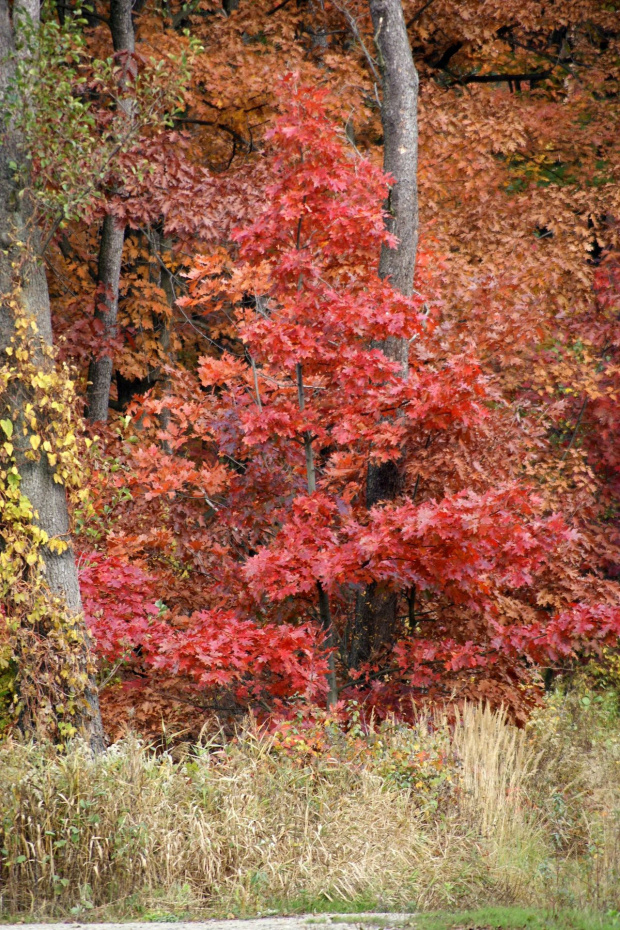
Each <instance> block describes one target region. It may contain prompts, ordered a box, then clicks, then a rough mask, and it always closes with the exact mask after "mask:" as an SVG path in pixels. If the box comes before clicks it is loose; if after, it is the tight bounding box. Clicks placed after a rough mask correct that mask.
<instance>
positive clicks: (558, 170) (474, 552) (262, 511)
mask: <svg viewBox="0 0 620 930" xmlns="http://www.w3.org/2000/svg"><path fill="white" fill-rule="evenodd" d="M619 79H620V8H619V5H618V3H617V0H555V2H554V0H426V2H422V0H403V2H402V4H401V0H280V2H277V0H223V2H222V0H188V2H186V3H180V2H178V0H169V2H168V0H161V2H160V0H136V2H134V3H133V4H132V2H131V0H109V2H108V0H101V2H99V0H97V2H95V3H93V4H84V5H83V6H81V7H78V6H76V3H75V2H74V0H56V3H51V2H50V3H47V2H46V3H45V4H44V5H43V6H42V7H41V9H40V10H39V0H13V2H12V3H9V0H0V96H1V101H2V115H3V124H2V146H1V147H0V292H1V297H2V309H1V316H0V351H1V358H0V510H1V514H0V534H1V536H0V539H1V543H0V589H1V600H0V720H1V726H2V731H3V732H5V733H6V732H13V731H15V730H20V731H26V732H36V733H38V734H40V735H47V736H52V737H54V738H56V739H60V740H64V739H66V738H67V737H69V736H71V735H73V734H75V733H76V732H86V733H87V734H88V736H89V739H90V740H91V743H92V744H93V746H95V747H98V746H101V745H103V741H104V739H108V740H113V739H115V738H117V737H118V736H119V735H121V734H122V733H123V732H125V731H126V730H127V728H128V727H129V728H134V729H137V730H138V731H140V732H143V733H145V734H150V735H155V734H157V733H160V732H161V729H162V721H163V722H164V726H165V728H166V729H167V732H169V733H171V732H183V733H190V734H191V733H197V732H198V731H199V730H200V728H201V727H202V726H203V724H204V723H205V721H207V720H208V719H209V718H210V717H213V716H214V715H215V717H217V719H218V720H220V721H222V722H224V724H225V725H227V726H229V725H233V724H234V722H235V721H237V720H240V719H241V718H242V717H243V716H244V715H245V714H247V713H248V711H252V713H253V714H255V715H257V716H258V717H259V719H261V720H264V719H268V718H271V717H272V716H273V715H275V716H276V717H282V716H284V717H286V716H287V715H291V714H295V713H304V714H312V713H313V708H314V707H321V706H322V707H327V708H330V709H332V710H333V711H334V712H335V713H339V714H343V715H346V714H347V713H350V712H351V711H350V709H351V707H352V706H355V707H357V708H362V711H363V713H364V714H370V713H374V714H375V715H376V716H377V717H378V718H381V717H382V716H385V715H387V714H390V713H392V712H394V713H396V714H399V715H404V716H407V715H410V714H411V713H412V712H413V708H415V707H416V706H419V705H420V704H425V703H429V702H432V703H434V704H437V703H441V702H445V701H447V700H453V701H454V700H456V701H462V700H463V699H465V698H474V699H482V700H488V701H489V702H490V703H491V704H492V705H494V706H499V705H501V704H503V705H505V706H507V707H508V708H509V709H510V714H511V716H512V718H513V719H514V720H516V721H517V722H523V721H524V720H525V719H526V718H527V716H528V713H529V711H530V709H531V708H532V706H534V705H535V704H536V702H537V701H538V700H539V697H540V695H541V693H542V692H543V691H544V689H545V688H547V689H549V688H551V687H553V684H554V680H556V679H557V677H558V676H559V675H563V674H566V673H567V672H569V671H570V670H571V669H574V668H575V667H576V666H578V665H579V664H580V663H583V662H584V661H585V660H587V659H588V658H589V657H591V656H593V655H595V656H600V655H601V654H603V653H609V650H612V651H613V650H614V649H615V648H617V644H618V636H619V634H620V548H619V544H620V512H619V505H620V502H619V498H618V495H619V492H620V410H619V407H618V392H619V390H620V367H619V361H620V357H619V349H620V303H619V301H620V296H619V284H620V187H619V185H618V171H619V166H620V132H619V125H618V116H619V110H620V96H619V94H620V86H619ZM352 702H356V703H355V704H353V703H352ZM99 705H100V707H101V716H100V710H99ZM358 712H359V711H356V713H358ZM101 717H102V718H103V727H102V723H101Z"/></svg>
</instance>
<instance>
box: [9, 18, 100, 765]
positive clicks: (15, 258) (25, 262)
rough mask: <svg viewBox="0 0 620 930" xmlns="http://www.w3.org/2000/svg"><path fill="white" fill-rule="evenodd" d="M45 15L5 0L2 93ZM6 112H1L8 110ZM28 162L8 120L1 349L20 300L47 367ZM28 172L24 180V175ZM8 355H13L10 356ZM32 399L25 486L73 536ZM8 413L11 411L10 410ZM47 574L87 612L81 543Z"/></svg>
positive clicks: (93, 706) (48, 332)
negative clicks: (40, 447)
mask: <svg viewBox="0 0 620 930" xmlns="http://www.w3.org/2000/svg"><path fill="white" fill-rule="evenodd" d="M38 16H39V9H38V0H26V2H22V3H20V4H15V5H14V7H13V20H11V14H10V10H9V5H8V0H0V95H2V94H3V92H4V91H5V89H6V87H7V86H8V84H9V83H10V81H11V80H12V78H13V76H14V73H15V60H14V58H12V54H13V52H14V48H15V44H16V41H15V40H16V37H19V30H20V24H23V23H24V22H25V21H26V18H27V19H28V20H30V21H31V22H33V23H36V22H37V20H38ZM1 115H2V114H0V116H1ZM11 163H13V165H17V166H18V168H24V167H25V159H24V153H23V151H22V148H21V146H20V140H19V138H18V137H17V134H16V132H15V130H14V129H13V128H12V127H11V125H10V124H9V125H7V124H6V123H5V124H4V125H3V131H2V138H1V144H0V352H2V354H3V355H4V353H5V350H6V349H7V347H8V346H9V345H10V343H11V340H12V338H13V336H14V335H15V332H16V329H15V324H16V304H17V308H18V312H20V313H21V314H24V315H25V316H26V317H27V318H29V319H31V320H33V321H34V322H35V323H36V327H37V334H36V336H33V338H34V339H36V340H37V343H36V344H35V346H34V353H35V355H34V357H35V362H36V364H37V366H40V367H41V368H42V369H44V368H45V367H47V366H50V365H52V364H53V362H52V361H51V359H50V357H49V353H48V352H46V351H45V350H46V347H49V346H51V344H52V326H51V313H50V302H49V293H48V287H47V279H46V277H45V271H44V268H43V265H42V263H41V261H40V257H39V254H38V252H39V245H40V243H39V237H38V234H37V230H36V228H35V225H34V222H33V208H32V204H31V203H30V200H29V197H28V193H27V190H26V191H23V190H21V189H20V188H21V187H22V185H23V178H24V174H25V172H19V171H16V170H15V168H14V167H11ZM19 177H21V184H20V183H19V182H18V178H19ZM5 358H6V356H5ZM27 400H28V397H27V393H26V392H25V390H24V389H23V387H22V386H20V387H13V383H12V382H11V383H10V384H9V388H8V390H7V391H6V392H5V395H4V396H3V397H2V403H1V405H2V407H3V408H4V409H6V410H8V411H10V412H11V414H12V416H13V418H14V419H15V420H16V424H17V428H16V430H15V432H14V446H15V459H16V464H17V468H18V471H19V474H20V476H21V485H20V487H21V490H22V492H23V494H24V495H25V496H26V497H27V498H28V499H29V500H30V503H31V504H32V507H33V510H34V511H35V513H36V514H37V522H38V524H39V526H40V527H41V528H42V529H44V530H45V532H46V533H47V534H48V536H50V537H60V538H62V539H64V540H68V539H69V515H68V509H67V499H66V493H65V489H64V487H63V485H61V484H58V483H56V482H55V481H54V469H53V468H51V467H50V466H49V465H48V462H47V458H46V456H41V458H40V460H39V461H38V462H37V461H28V460H27V459H26V458H25V457H24V453H25V452H26V449H30V448H31V447H30V444H29V436H26V437H24V436H23V432H22V429H21V426H22V424H23V422H24V419H23V418H24V413H23V408H24V405H25V404H26V402H27ZM3 412H4V411H3ZM43 555H44V560H45V567H46V580H47V583H48V585H49V587H50V589H51V591H52V592H53V593H54V594H56V595H58V596H60V597H62V598H63V599H64V600H65V602H66V605H67V608H68V610H69V612H70V613H71V615H73V616H76V615H77V614H79V613H81V611H82V601H81V597H80V588H79V583H78V574H77V569H76V564H75V556H74V552H73V549H72V548H71V546H69V547H68V548H67V549H66V550H65V552H63V553H62V554H57V553H53V552H50V551H49V549H47V548H46V549H45V551H44V553H43ZM87 700H88V703H89V705H90V714H89V718H88V719H86V720H84V722H83V724H84V729H85V731H86V733H87V736H88V738H89V739H90V742H91V745H92V746H93V748H94V749H96V750H99V749H102V748H103V730H102V725H101V715H100V713H99V700H98V695H97V689H96V685H95V683H94V682H92V685H91V687H90V689H89V692H88V694H87Z"/></svg>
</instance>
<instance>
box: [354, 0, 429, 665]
mask: <svg viewBox="0 0 620 930" xmlns="http://www.w3.org/2000/svg"><path fill="white" fill-rule="evenodd" d="M369 4H370V14H371V17H372V24H373V29H374V38H375V46H376V50H377V57H378V61H379V68H380V71H381V78H382V86H383V100H382V105H381V120H382V123H383V168H384V170H385V172H386V173H387V174H389V175H391V177H392V178H393V184H392V187H391V190H390V194H389V198H388V202H387V205H386V206H387V217H386V226H387V228H388V230H389V231H390V232H391V233H393V234H394V235H395V236H396V237H397V239H398V245H397V246H396V247H395V248H390V247H388V246H386V245H384V246H383V247H382V249H381V258H380V262H379V274H380V276H381V277H382V278H387V279H389V280H390V282H391V283H392V285H393V286H394V288H395V289H396V290H397V291H399V292H400V293H401V294H404V295H405V296H406V297H410V296H411V294H412V293H413V276H414V271H415V260H416V252H417V246H418V187H417V171H418V118H417V108H418V74H417V71H416V68H415V65H414V62H413V56H412V54H411V47H410V45H409V37H408V35H407V27H406V25H405V17H404V15H403V9H402V5H401V0H369ZM376 346H377V347H378V348H380V349H381V350H382V351H383V352H384V353H385V355H387V357H388V358H390V359H393V360H394V361H396V362H398V363H399V364H400V366H401V370H402V375H403V377H406V376H407V373H408V368H409V343H408V342H407V340H406V339H398V338H396V337H394V336H389V337H388V338H387V339H385V340H384V341H382V342H378V343H376ZM400 486H401V480H400V474H399V468H398V465H397V463H396V462H386V463H383V464H380V465H375V464H372V463H371V464H370V465H369V467H368V474H367V483H366V504H367V506H368V507H369V508H370V507H373V506H375V505H376V504H378V503H380V502H381V501H387V500H394V498H395V497H397V495H398V493H399V491H400ZM396 607H397V604H396V596H395V595H394V594H393V593H392V592H389V591H385V590H383V589H382V588H381V586H379V585H370V586H369V587H368V588H366V590H365V591H364V592H362V593H361V595H360V597H358V603H357V608H356V631H357V635H356V641H355V644H354V649H353V655H352V662H353V664H355V663H356V662H358V661H360V660H362V661H364V660H367V659H368V658H369V657H370V654H371V653H372V651H373V650H374V649H376V648H378V647H380V646H381V645H382V644H384V643H385V642H387V641H389V639H390V638H391V636H392V635H393V633H394V630H395V627H396Z"/></svg>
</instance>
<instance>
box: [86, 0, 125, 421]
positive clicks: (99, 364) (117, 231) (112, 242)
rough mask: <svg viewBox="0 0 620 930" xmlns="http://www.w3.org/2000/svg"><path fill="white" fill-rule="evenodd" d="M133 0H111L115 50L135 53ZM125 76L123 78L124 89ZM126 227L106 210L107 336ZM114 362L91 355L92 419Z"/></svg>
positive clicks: (102, 317)
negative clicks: (119, 223)
mask: <svg viewBox="0 0 620 930" xmlns="http://www.w3.org/2000/svg"><path fill="white" fill-rule="evenodd" d="M131 10H132V0H110V31H111V33H112V43H113V45H114V51H115V52H116V53H118V52H126V53H133V52H134V51H135V37H134V29H133V21H132V18H131ZM122 86H123V80H122V79H121V89H122ZM121 106H122V107H123V109H124V110H125V112H126V114H127V117H128V118H131V113H132V109H133V101H132V100H131V98H128V99H126V100H125V101H123V102H122V104H121ZM124 241H125V227H124V226H119V225H118V223H117V221H116V219H115V217H114V216H113V215H112V214H111V213H106V215H105V217H104V220H103V229H102V231H101V242H100V245H99V261H98V265H97V295H96V304H95V319H96V320H99V321H100V322H101V323H102V324H103V332H102V336H103V339H104V340H108V339H111V338H113V337H114V336H115V335H116V320H117V317H118V289H119V284H120V278H121V264H122V258H123V243H124ZM113 368H114V363H113V360H112V356H111V355H110V354H109V352H105V353H101V354H100V355H98V356H97V357H95V358H93V359H91V362H90V365H89V368H88V382H89V383H88V390H87V395H86V406H87V417H88V419H89V421H90V422H91V423H95V422H97V421H102V420H103V421H106V420H107V419H108V408H109V403H110V385H111V383H112V371H113Z"/></svg>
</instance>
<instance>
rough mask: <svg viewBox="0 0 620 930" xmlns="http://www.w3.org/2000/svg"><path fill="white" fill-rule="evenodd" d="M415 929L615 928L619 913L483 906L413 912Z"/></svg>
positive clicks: (618, 922)
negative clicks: (456, 911) (457, 910)
mask: <svg viewBox="0 0 620 930" xmlns="http://www.w3.org/2000/svg"><path fill="white" fill-rule="evenodd" d="M415 926H416V928H417V930H487V928H488V930H618V928H619V927H620V917H619V916H618V915H616V914H613V913H612V914H611V915H608V916H602V915H597V914H585V913H579V912H575V911H541V910H532V909H529V908H520V907H486V908H480V909H479V910H475V911H462V912H460V913H454V914H451V913H444V912H441V911H437V912H433V913H430V914H421V915H416V919H415Z"/></svg>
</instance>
